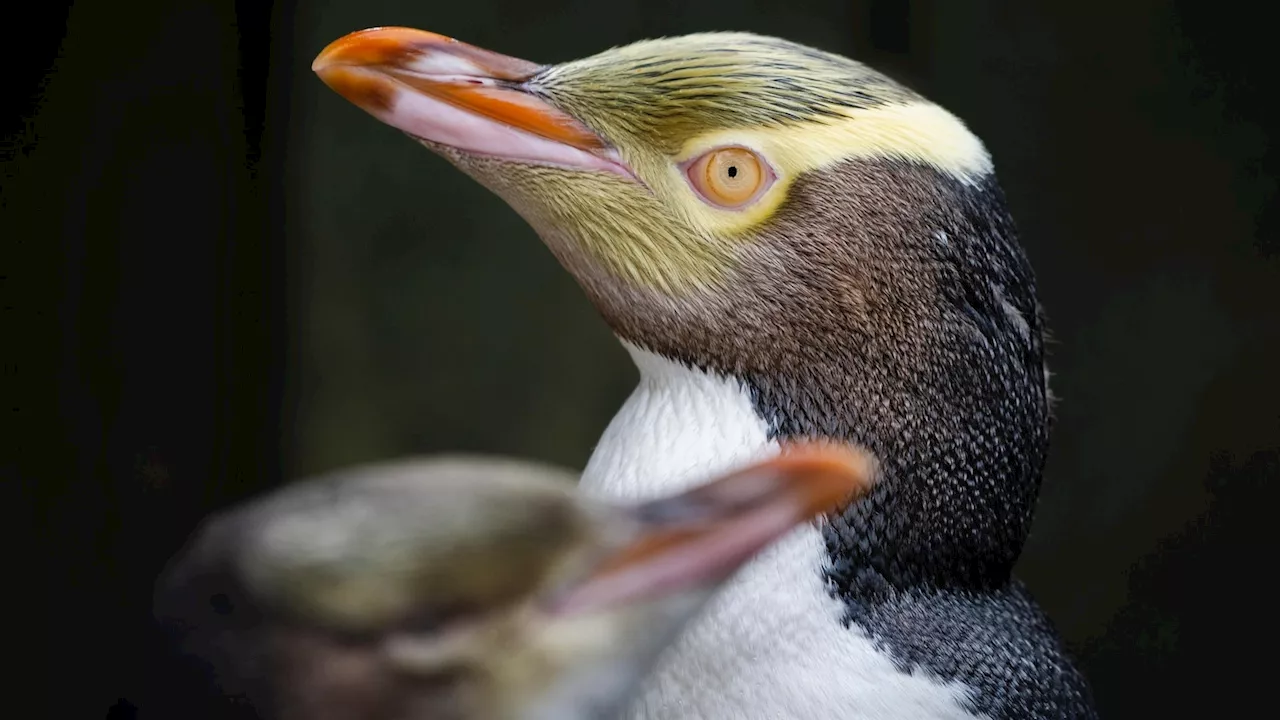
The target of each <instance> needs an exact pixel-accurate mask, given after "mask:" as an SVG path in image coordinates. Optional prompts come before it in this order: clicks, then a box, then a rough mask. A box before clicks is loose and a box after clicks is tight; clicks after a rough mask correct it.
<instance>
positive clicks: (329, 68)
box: [311, 27, 632, 178]
mask: <svg viewBox="0 0 1280 720" xmlns="http://www.w3.org/2000/svg"><path fill="white" fill-rule="evenodd" d="M311 69H312V70H313V71H315V73H316V74H317V75H319V76H320V79H321V80H323V81H324V82H325V84H327V85H328V86H329V87H331V88H333V89H334V90H335V91H336V92H337V93H338V94H339V95H342V96H343V97H345V98H346V99H348V100H350V101H351V102H352V103H354V104H355V105H356V106H357V107H359V108H361V109H363V110H364V111H366V112H368V113H369V114H370V115H373V116H374V117H376V118H377V119H379V120H381V121H382V122H384V123H386V124H388V125H390V126H392V127H394V128H397V129H399V130H401V131H403V132H406V133H408V134H410V135H412V136H414V137H417V138H420V139H423V140H427V141H430V142H432V143H438V144H441V145H446V146H449V147H452V148H455V149H458V150H461V151H464V152H468V153H473V154H478V155H488V156H493V157H498V158H503V159H507V160H512V161H517V162H527V163H536V164H545V165H555V166H560V167H568V168H573V169H578V170H592V171H601V172H613V173H618V174H621V175H623V176H624V177H628V178H630V177H632V175H631V173H630V171H629V170H628V169H627V168H626V166H625V165H623V164H622V163H621V162H620V161H619V159H618V156H617V153H616V152H615V151H614V150H613V149H612V148H611V147H610V145H609V143H607V142H606V141H605V140H604V139H603V138H601V137H600V136H599V135H598V134H597V133H595V132H594V131H592V130H591V129H590V128H588V127H587V126H586V125H584V124H583V123H582V122H580V121H579V120H577V119H576V118H574V117H572V116H571V115H569V114H568V113H565V112H564V111H562V110H560V109H558V108H556V107H554V106H553V105H551V104H550V103H549V102H547V101H545V100H543V99H542V98H540V97H538V96H537V95H534V94H533V93H531V92H530V91H529V89H528V86H527V85H526V83H527V82H528V81H529V80H530V79H531V78H533V77H535V76H536V75H537V74H538V73H539V72H540V71H541V70H542V69H543V66H541V65H537V64H535V63H531V62H529V61H527V60H520V59H518V58H513V57H508V56H506V55H500V54H498V53H495V52H491V51H489V50H484V49H481V48H478V47H475V46H473V45H468V44H466V43H462V42H458V41H457V40H454V39H452V38H448V37H445V36H443V35H437V34H435V33H430V32H425V31H422V30H413V29H410V28H398V27H387V28H373V29H370V30H362V31H360V32H355V33H351V34H350V35H347V36H345V37H342V38H340V39H338V40H336V41H334V42H333V43H331V44H330V45H329V46H328V47H326V48H325V49H324V51H322V52H321V53H320V55H318V56H317V57H316V59H315V62H313V63H312V65H311Z"/></svg>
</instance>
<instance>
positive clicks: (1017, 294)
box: [317, 31, 1093, 720]
mask: <svg viewBox="0 0 1280 720" xmlns="http://www.w3.org/2000/svg"><path fill="white" fill-rule="evenodd" d="M373 32H374V33H375V34H374V35H369V36H366V38H371V37H375V36H376V37H378V38H383V39H385V38H389V37H390V36H389V35H385V34H384V35H376V33H377V32H378V31H373ZM396 32H406V31H396ZM396 37H397V38H400V40H398V41H397V42H399V43H400V44H399V45H398V47H400V48H401V50H402V51H403V52H404V53H405V55H404V56H403V57H401V58H399V59H397V60H394V61H388V60H386V58H385V57H383V56H382V55H377V56H376V57H375V56H374V55H370V54H362V53H363V51H361V50H359V47H360V45H361V43H362V42H364V41H361V40H360V39H359V38H358V37H357V36H354V35H353V36H350V38H351V39H350V40H348V39H344V40H342V41H339V42H338V43H335V45H334V46H333V49H332V50H327V51H326V53H322V55H321V58H320V59H318V60H317V63H318V67H319V68H320V69H319V70H318V72H320V73H321V75H322V77H325V79H326V82H329V83H330V84H331V85H333V86H334V87H335V89H337V90H339V92H343V93H344V94H345V95H347V96H348V97H350V98H352V99H353V101H355V102H356V103H357V104H360V105H361V106H362V107H366V108H370V112H374V113H375V114H376V115H378V116H379V117H380V118H381V119H383V120H384V121H385V122H388V123H389V124H391V125H393V126H395V127H399V128H401V129H403V130H405V131H406V132H409V133H411V134H412V135H413V136H415V137H417V138H418V139H419V141H420V142H422V143H423V144H424V145H426V146H427V147H429V148H430V149H432V150H434V151H436V152H438V153H439V154H441V155H443V156H444V157H446V158H448V159H449V160H450V161H451V162H453V163H454V164H455V165H457V166H458V167H459V168H461V169H462V170H463V171H465V172H466V173H467V174H469V175H470V176H472V177H474V178H475V179H477V180H479V181H480V182H481V183H483V184H484V185H486V186H487V187H489V188H491V189H492V190H493V191H494V192H496V193H497V194H498V195H499V196H501V197H502V198H503V199H504V200H506V201H507V202H508V203H509V204H510V205H511V206H512V207H513V208H514V209H515V210H516V211H517V212H519V213H520V214H521V215H522V216H523V217H524V218H525V219H526V220H527V221H528V222H529V224H530V225H531V226H532V227H533V228H534V229H535V230H536V231H537V233H538V234H539V236H540V237H541V238H542V240H543V241H544V242H545V243H546V244H547V246H548V247H549V248H550V250H551V251H552V252H553V253H554V254H555V255H556V257H557V258H558V259H559V260H560V262H561V263H562V264H563V265H564V267H565V268H566V269H567V270H569V271H570V272H571V273H572V274H573V275H574V277H575V278H576V279H577V280H578V281H579V283H580V284H581V286H582V287H583V289H584V290H585V292H586V294H587V296H588V297H589V298H590V300H591V301H592V302H593V303H594V305H595V306H596V308H597V309H598V310H599V311H600V313H601V315H602V316H603V318H604V319H605V320H606V321H607V322H608V323H609V325H610V326H611V327H612V328H613V330H614V331H615V333H616V334H617V335H618V337H619V338H620V339H621V340H622V341H623V342H624V343H625V344H626V345H627V347H628V349H629V350H630V351H631V353H632V355H633V357H634V358H636V360H637V365H638V366H639V367H640V369H641V382H640V385H639V387H638V388H637V390H636V392H635V393H634V394H633V395H632V397H631V398H630V399H629V400H628V401H627V403H626V404H625V405H624V407H623V408H622V410H621V411H620V413H619V414H618V416H617V417H615V418H614V420H613V422H612V423H611V424H610V426H609V428H608V429H607V430H606V432H605V435H604V436H603V437H602V439H601V442H600V444H599V445H598V447H597V449H596V452H595V454H594V455H593V457H592V459H591V461H590V463H589V464H588V467H587V470H586V472H585V473H584V477H583V481H582V483H583V488H584V489H585V490H587V491H589V492H592V493H594V494H597V495H600V496H617V497H643V496H646V495H649V494H654V493H661V492H668V491H670V490H671V489H672V488H676V487H685V486H688V485H691V484H696V483H698V482H700V481H702V480H704V479H705V478H707V477H709V476H711V475H712V474H714V473H716V472H719V471H721V470H723V469H724V468H725V467H728V466H730V465H731V464H732V463H735V462H743V461H747V460H750V459H758V458H762V457H767V456H768V455H770V454H772V453H775V452H777V450H778V448H779V447H780V445H782V444H784V443H786V442H789V441H792V440H795V439H798V438H806V437H819V438H826V439H830V440H836V441H840V442H844V443H849V444H851V445H857V446H862V447H867V448H870V449H871V450H872V451H873V452H875V453H876V454H877V456H878V457H880V458H881V459H882V465H881V470H880V476H879V477H880V480H879V483H878V484H877V487H876V488H875V490H874V491H873V492H872V493H871V494H870V495H869V496H868V497H866V498H865V499H864V500H862V501H860V502H857V503H853V504H851V505H849V506H848V507H847V508H845V509H844V510H843V511H842V512H841V513H840V514H839V515H838V516H836V517H834V518H832V519H831V521H830V522H829V523H826V524H825V525H824V526H823V527H822V529H821V530H818V529H801V530H800V531H797V532H796V533H794V534H793V535H792V536H790V537H789V538H788V539H787V540H785V541H784V542H782V543H780V544H779V545H778V546H776V547H774V548H773V549H772V550H771V551H770V552H769V553H766V554H765V555H764V556H762V557H761V558H759V559H757V560H756V561H755V562H753V563H752V564H751V565H750V566H748V567H747V568H746V569H745V570H744V572H743V574H742V576H740V577H739V578H738V579H737V580H736V581H735V582H734V583H732V584H731V585H730V587H728V588H727V589H726V591H725V592H724V593H723V594H722V595H721V596H720V597H719V598H718V599H717V601H716V602H715V603H714V604H713V606H712V608H711V609H710V610H709V611H708V613H706V615H705V616H704V617H703V618H701V619H700V620H699V621H698V622H697V623H695V624H694V626H692V627H691V628H690V629H689V631H688V633H686V635H685V636H684V637H683V638H682V639H681V640H680V641H679V643H678V644H677V647H676V649H675V650H674V651H673V652H672V653H669V654H668V655H667V657H666V659H665V660H664V662H663V663H662V664H661V666H660V667H659V668H658V670H657V673H656V674H655V676H654V678H653V679H652V680H651V683H650V689H649V692H647V693H646V694H645V696H644V698H642V700H641V701H640V702H639V704H638V705H637V707H636V710H635V716H636V717H639V718H649V719H650V720H656V719H657V718H673V719H674V718H693V717H699V718H719V717H724V718H729V717H735V718H736V717H758V718H772V717H778V716H782V715H788V714H792V715H799V716H803V717H822V718H828V717H831V718H834V717H846V716H850V717H867V718H879V719H882V720H887V719H888V718H897V717H972V716H985V717H991V718H1014V717H1043V718H1058V717H1061V718H1077V717H1091V716H1092V714H1093V710H1092V705H1091V700H1090V699H1089V692H1088V688H1087V686H1086V684H1085V683H1084V680H1083V678H1082V677H1081V676H1080V675H1079V673H1078V672H1076V671H1075V670H1074V668H1073V667H1072V666H1071V663H1070V661H1069V660H1068V659H1067V657H1066V655H1065V653H1064V651H1063V649H1062V647H1061V644H1060V642H1059V640H1058V638H1057V636H1056V634H1055V632H1054V631H1053V629H1052V627H1051V625H1050V624H1049V622H1048V621H1047V620H1046V619H1045V618H1044V617H1043V615H1042V614H1041V613H1040V611H1039V610H1038V608H1036V606H1035V604H1034V602H1033V601H1031V600H1030V598H1029V596H1028V595H1027V593H1026V592H1025V590H1024V589H1022V588H1021V586H1019V585H1018V584H1017V583H1016V581H1014V580H1013V579H1012V577H1011V572H1012V568H1013V565H1014V563H1015V561H1016V560H1017V558H1018V555H1019V553H1020V552H1021V549H1022V546H1023V544H1024V542H1025V540H1026V536H1027V533H1028V531H1029V527H1030V523H1031V520H1032V516H1033V510H1034V505H1035V500H1036V497H1037V494H1038V490H1039V484H1040V479H1041V472H1042V469H1043V466H1044V461H1045V457H1046V453H1047V449H1048V435H1049V425H1050V418H1051V413H1050V400H1049V394H1048V389H1047V384H1046V377H1047V374H1046V371H1045V365H1044V349H1043V320H1042V312H1041V309H1040V306H1039V303H1038V301H1037V299H1036V288H1035V278H1034V273H1033V272H1032V269H1031V267H1030V264H1029V262H1028V260H1027V258H1026V256H1025V254H1024V252H1023V250H1022V248H1021V247H1020V245H1019V243H1018V239H1017V230H1016V227H1015V224H1014V222H1013V219H1012V217H1011V215H1010V213H1009V210H1008V207H1007V205H1006V202H1005V198H1004V195H1003V192H1002V190H1001V188H1000V185H999V182H998V181H997V179H996V176H995V173H994V166H993V163H992V161H991V157H990V155H989V153H988V152H987V151H986V149H985V147H984V146H983V144H982V143H981V142H980V141H979V140H978V139H977V137H976V136H975V135H974V134H973V133H972V132H970V131H969V129H968V128H967V127H966V126H965V125H964V123H963V122H962V121H960V120H959V119H957V118H956V117H955V116H953V115H952V114H951V113H949V112H947V111H946V110H945V109H943V108H941V107H939V106H938V105H936V104H934V103H932V102H930V101H928V100H927V99H925V98H924V97H922V96H921V95H920V94H918V93H916V92H914V91H912V90H910V89H908V88H906V87H904V86H902V85H901V84H899V83H897V82H894V81H893V80H891V79H889V78H888V77H886V76H884V75H882V74H880V73H878V72H876V71H874V70H872V69H870V68H868V67H866V66H864V65H862V64H860V63H857V62H854V61H852V60H848V59H845V58H843V57H840V56H837V55H833V54H830V53H826V52H822V51H819V50H815V49H812V48H807V47H804V46H801V45H799V44H796V43H791V42H787V41H784V40H780V39H776V38H767V37H760V36H755V35H749V34H743V33H706V34H697V35H690V36H685V37H677V38H665V39H660V40H653V41H644V42H640V43H635V44H633V45H629V46H624V47H621V48H614V49H611V50H607V51H604V52H602V53H600V54H598V55H595V56H592V57H590V58H586V59H583V60H578V61H572V62H568V63H563V64H560V65H555V66H549V67H541V66H521V67H522V68H523V69H522V70H521V71H520V72H519V73H515V74H512V73H510V72H508V70H509V69H510V68H512V67H515V66H514V65H513V64H512V62H513V61H511V60H510V59H507V58H504V57H503V56H497V55H496V54H492V56H490V55H485V54H484V53H487V52H488V51H480V50H478V49H475V48H470V46H467V48H468V49H467V50H466V51H465V52H463V51H458V50H456V49H455V48H456V46H454V45H451V44H449V43H447V42H443V41H441V40H440V39H439V36H428V35H427V34H419V35H412V34H411V32H410V34H406V35H403V36H396ZM342 43H347V44H346V45H342ZM461 57H465V58H466V59H467V63H468V67H467V69H466V72H465V73H464V75H465V76H466V77H467V78H480V79H479V80H474V79H473V80H468V81H467V82H474V83H479V84H480V85H483V86H484V88H483V90H479V89H472V90H467V89H459V87H460V86H458V85H455V83H457V82H458V80H457V77H456V76H454V75H451V74H449V73H444V72H443V71H439V72H437V70H438V69H439V68H445V67H448V68H449V69H450V72H453V70H455V69H456V64H455V63H453V62H452V61H451V60H450V59H451V58H461ZM489 66H492V67H495V68H501V69H502V70H501V76H500V79H498V80H493V81H492V83H491V84H488V85H486V84H485V83H489V82H490V79H488V77H487V76H485V71H486V70H485V69H486V67H489ZM388 67H390V68H392V69H391V70H386V69H385V68H388ZM402 68H411V69H414V72H416V73H417V74H416V75H415V76H414V78H413V80H412V81H411V82H409V84H405V83H403V82H401V81H400V80H394V78H400V77H402V75H400V74H398V73H401V72H402ZM380 73H381V74H380ZM357 74H359V77H360V78H362V80H361V82H362V83H363V82H368V83H370V84H371V85H377V86H378V87H379V88H381V90H380V92H382V93H384V94H385V98H387V102H386V103H384V104H382V105H380V106H378V107H376V108H374V107H371V106H370V105H369V104H368V103H365V102H363V101H362V100H361V96H360V95H359V93H356V92H353V91H352V87H353V85H352V82H351V78H352V77H355V76H356V75H357ZM383 77H387V78H393V80H392V81H385V82H384V81H383V80H381V79H375V78H383ZM495 77H497V76H496V75H495ZM397 83H399V84H397ZM477 87H479V86H477ZM468 93H470V94H468ZM426 97H432V98H436V99H437V100H439V99H440V98H444V99H445V101H446V102H447V103H448V104H449V108H450V109H448V110H441V111H440V112H441V113H444V114H450V113H453V112H455V110H456V109H458V108H461V109H462V110H464V111H467V112H472V113H473V118H474V123H475V125H474V129H476V134H475V136H474V137H472V136H470V135H468V134H467V132H465V127H464V126H462V125H458V124H457V123H456V122H455V121H454V120H450V121H449V124H448V125H447V127H446V125H445V124H444V120H441V119H439V118H440V117H443V116H444V115H440V116H439V117H437V116H436V115H433V114H432V113H433V112H435V111H431V112H422V109H423V108H425V107H426V106H425V105H416V104H414V103H417V102H420V101H421V100H422V98H426ZM495 103H506V104H509V106H511V107H514V106H519V108H520V110H519V111H518V112H517V111H514V110H510V109H504V107H507V106H506V105H501V104H495ZM433 107H434V106H433ZM531 116H533V117H535V118H537V119H538V121H537V122H532V121H530V119H529V118H530V117H531ZM450 117H452V116H450ZM495 122H497V123H507V127H509V128H515V129H516V130H517V132H519V133H524V134H522V135H514V136H511V137H506V136H504V139H503V140H502V142H500V143H499V142H496V141H490V140H486V141H485V142H481V141H480V140H479V139H478V138H480V129H481V127H482V126H483V129H484V130H485V132H488V131H490V130H492V127H491V125H492V124H493V123H495ZM460 128H461V129H460ZM446 131H447V132H446ZM459 142H461V143H462V144H459ZM468 143H469V144H468ZM486 143H488V144H486ZM729 147H734V148H741V149H745V150H747V151H748V152H750V153H751V154H752V156H753V157H755V158H758V159H759V162H760V163H761V166H762V167H763V168H765V169H766V170H768V173H766V174H767V175H768V177H769V178H770V181H769V182H768V183H765V184H762V185H761V189H760V190H759V192H758V193H757V194H756V195H755V196H754V197H753V199H752V200H751V201H750V202H748V203H746V204H745V205H741V206H737V205H735V206H732V207H729V206H725V205H723V204H717V203H715V202H709V201H708V198H707V196H706V195H705V193H700V191H699V190H698V187H697V183H696V182H695V178H693V177H691V176H690V175H689V173H688V168H689V167H690V163H694V162H696V161H697V160H698V159H699V158H701V157H705V156H706V155H707V154H708V153H714V152H717V151H718V150H720V149H724V148H729ZM478 148H479V149H478Z"/></svg>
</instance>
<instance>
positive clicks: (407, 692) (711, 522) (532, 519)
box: [155, 445, 874, 720]
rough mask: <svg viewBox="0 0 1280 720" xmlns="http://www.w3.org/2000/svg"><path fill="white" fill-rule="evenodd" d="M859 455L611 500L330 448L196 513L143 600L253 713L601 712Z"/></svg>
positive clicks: (561, 716)
mask: <svg viewBox="0 0 1280 720" xmlns="http://www.w3.org/2000/svg"><path fill="white" fill-rule="evenodd" d="M873 467H874V461H873V460H872V459H871V457H870V456H869V455H868V454H867V453H865V452H849V451H848V450H846V449H844V448H841V447H839V446H834V447H832V446H827V447H823V446H819V445H814V446H810V447H800V446H792V447H790V448H789V449H788V452H787V453H786V454H785V455H782V456H779V457H775V458H772V459H769V460H766V461H762V462H760V463H756V464H753V465H749V466H744V467H739V468H737V469H735V471H734V472H732V473H729V474H727V475H722V476H720V477H717V478H716V479H715V480H714V481H713V482H710V483H708V484H705V485H701V486H699V487H696V488H694V489H691V490H689V491H687V492H683V493H678V494H673V495H668V496H664V497H661V498H657V499H654V500H651V501H648V502H640V503H628V504H618V503H605V502H599V501H596V500H592V499H590V498H586V497H584V496H582V495H581V494H580V493H577V492H576V490H575V488H574V480H575V479H576V478H575V477H574V475H573V474H572V473H570V472H568V471H567V470H564V469H562V468H558V467H555V466H549V465H542V464H539V463H534V462H530V461H525V460H516V459H513V458H506V457H501V456H465V455H459V456H433V457H426V458H411V459H401V460H396V461H387V462H382V463H376V464H370V465H362V466H355V467H350V468H345V469H341V470H336V471H333V472H330V473H327V474H324V475H321V476H317V477H313V478H308V479H305V480H302V481H299V482H295V483H291V484H289V485H286V486H285V487H283V488H282V489H279V490H277V491H275V492H273V493H269V494H267V495H265V496H262V497H258V498H254V499H251V500H248V501H246V502H244V503H242V504H240V505H237V506H235V507H232V508H230V509H228V510H225V511H223V512H221V513H219V514H217V515H214V516H213V517H211V518H209V519H208V520H206V521H205V522H204V523H203V525H202V526H201V527H200V528H198V529H197V531H196V532H195V533H194V534H193V536H192V539H191V540H190V542H189V543H188V545H187V546H186V547H185V548H183V549H182V550H181V551H180V552H179V553H178V554H177V555H176V556H175V557H174V559H173V560H171V562H170V564H169V565H168V566H167V568H166V570H165V571H164V573H163V575H162V576H161V578H160V580H159V582H158V583H157V588H158V589H157V593H156V601H155V608H156V615H157V618H158V619H159V621H160V624H161V626H162V627H163V628H165V629H167V630H168V631H169V633H170V641H171V649H173V650H176V651H178V653H179V654H180V656H185V657H187V658H189V659H194V660H196V661H197V664H199V665H203V666H204V667H205V668H206V671H205V672H206V673H207V672H208V671H209V670H211V671H212V676H213V678H214V683H213V684H214V686H215V687H214V688H208V687H206V688H205V689H206V690H210V689H212V690H214V691H215V692H214V697H219V696H220V697H221V699H227V698H231V699H235V700H237V702H236V703H235V704H234V705H233V706H232V707H233V708H236V709H240V710H244V711H248V712H246V713H244V714H245V715H250V716H254V717H259V718H263V719H264V720H369V719H374V718H376V719H378V720H595V719H597V718H608V717H616V716H617V713H618V712H619V708H620V706H621V704H622V703H623V702H625V701H626V700H627V699H628V698H629V697H630V695H631V693H632V692H633V691H634V689H635V687H636V685H637V683H638V682H639V681H640V680H641V679H642V678H643V677H644V676H645V673H646V671H647V669H648V668H649V667H650V666H651V665H652V663H653V661H654V658H655V657H656V656H657V655H658V654H659V652H660V651H661V650H662V649H663V648H664V647H665V646H666V645H668V644H669V643H670V642H671V639H672V638H673V637H674V636H675V635H676V634H678V632H679V630H680V628H681V627H682V626H683V625H684V624H685V623H686V622H687V621H688V620H689V618H691V617H693V616H695V615H696V613H697V612H698V611H699V609H700V608H702V607H703V606H704V605H705V603H706V602H707V600H708V598H710V597H711V596H712V595H713V594H714V592H715V591H716V589H717V588H718V587H719V586H720V585H722V584H723V583H724V582H725V581H726V580H727V579H728V578H729V577H731V576H732V574H733V572H734V571H735V570H736V569H737V568H738V567H740V566H741V565H742V563H744V562H745V561H747V560H748V559H749V558H751V557H752V556H753V555H755V554H756V553H757V552H758V551H759V550H760V549H761V548H763V547H766V546H767V545H768V544H769V543H771V542H774V541H775V540H777V539H778V538H779V537H781V536H782V535H784V534H785V533H786V531H788V530H790V529H791V528H792V527H794V526H796V525H798V524H802V523H804V522H806V521H808V520H809V519H810V518H812V517H813V516H815V515H817V514H819V513H822V512H825V511H827V510H829V509H831V508H832V507H834V506H836V505H838V504H840V503H842V502H845V501H847V500H848V499H849V498H851V497H854V496H856V495H859V494H861V493H864V492H865V491H866V490H867V489H868V488H869V484H870V478H871V476H872V468H873ZM179 714H182V715H187V716H191V713H189V712H187V711H182V712H181V713H179Z"/></svg>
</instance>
